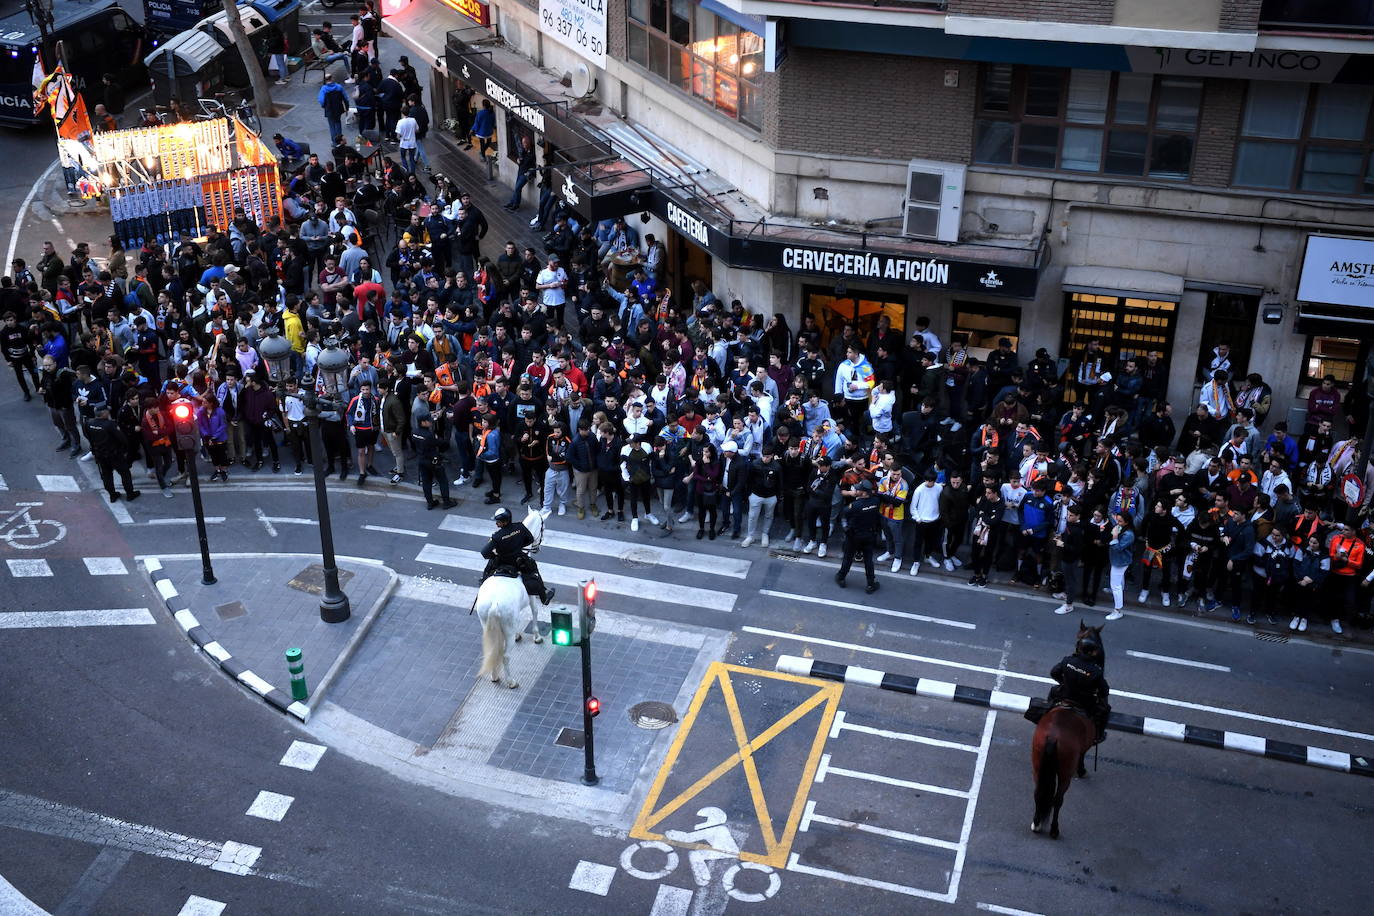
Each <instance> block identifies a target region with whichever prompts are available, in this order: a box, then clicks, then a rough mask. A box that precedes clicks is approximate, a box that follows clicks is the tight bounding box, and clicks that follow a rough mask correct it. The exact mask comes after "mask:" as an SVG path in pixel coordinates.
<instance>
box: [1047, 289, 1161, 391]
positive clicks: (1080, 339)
mask: <svg viewBox="0 0 1374 916" xmlns="http://www.w3.org/2000/svg"><path fill="white" fill-rule="evenodd" d="M1065 307H1066V308H1065V311H1066V312H1067V318H1066V320H1065V322H1064V343H1063V347H1062V349H1061V352H1062V353H1063V354H1064V356H1066V357H1068V359H1069V365H1070V371H1077V367H1078V361H1079V359H1081V358H1082V356H1083V351H1084V350H1086V349H1087V348H1088V342H1089V341H1092V340H1096V341H1098V342H1099V343H1100V344H1101V345H1102V350H1103V352H1104V353H1105V354H1106V356H1107V365H1108V366H1109V367H1110V371H1112V372H1116V371H1118V369H1119V368H1120V366H1121V364H1122V362H1124V361H1125V360H1126V359H1129V358H1131V357H1136V358H1139V359H1142V360H1143V359H1144V358H1145V357H1146V356H1148V355H1150V354H1151V353H1156V354H1158V355H1159V358H1160V360H1162V361H1164V362H1166V363H1167V361H1168V357H1169V353H1170V352H1171V351H1172V350H1173V345H1174V319H1175V317H1176V316H1177V314H1178V303H1177V302H1166V301H1162V300H1158V299H1135V298H1127V297H1122V296H1106V295H1096V294H1093V293H1069V294H1068V296H1067V297H1065ZM1066 395H1067V396H1068V397H1069V398H1070V399H1072V397H1073V392H1072V388H1070V390H1069V391H1068V392H1066Z"/></svg>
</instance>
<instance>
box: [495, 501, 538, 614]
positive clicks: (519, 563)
mask: <svg viewBox="0 0 1374 916" xmlns="http://www.w3.org/2000/svg"><path fill="white" fill-rule="evenodd" d="M491 518H492V521H494V522H496V531H495V533H493V534H492V536H491V540H490V541H487V546H485V547H483V548H482V556H484V557H486V558H487V568H486V569H485V570H484V571H483V572H482V579H483V581H485V580H486V579H487V577H488V576H491V575H494V574H495V573H496V571H497V570H498V569H500V568H502V567H505V568H508V569H512V570H514V571H515V572H516V573H517V574H518V575H519V576H520V581H521V582H523V583H525V591H527V592H529V593H530V594H531V595H533V596H534V597H536V598H538V599H539V600H540V601H542V602H544V603H545V604H548V603H549V602H550V601H552V600H553V589H551V588H546V587H545V586H544V577H543V576H541V575H539V564H537V563H535V562H534V558H533V557H531V556H530V555H529V554H528V553H526V552H525V548H526V547H528V546H530V545H531V544H533V543H534V535H532V534H530V531H529V529H528V528H526V527H525V526H524V525H523V524H522V523H520V522H517V521H512V520H511V515H510V510H509V509H507V508H506V507H505V506H502V507H501V508H499V509H497V510H496V514H494V515H493V516H492V517H491Z"/></svg>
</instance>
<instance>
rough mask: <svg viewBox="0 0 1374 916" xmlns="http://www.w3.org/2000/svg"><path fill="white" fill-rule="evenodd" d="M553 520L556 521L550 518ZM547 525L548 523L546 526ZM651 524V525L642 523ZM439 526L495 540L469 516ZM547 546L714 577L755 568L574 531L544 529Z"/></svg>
mask: <svg viewBox="0 0 1374 916" xmlns="http://www.w3.org/2000/svg"><path fill="white" fill-rule="evenodd" d="M549 521H552V518H550V520H549ZM545 524H547V522H546V523H545ZM642 524H647V522H642ZM439 527H440V528H441V529H443V530H444V531H453V532H456V533H458V534H474V535H479V536H480V537H483V538H487V537H491V522H490V521H488V520H486V519H475V518H470V517H468V516H465V515H446V516H444V519H443V521H441V522H440V523H439ZM544 546H545V547H550V548H554V549H556V550H572V551H575V552H577V553H590V554H596V555H598V556H603V557H607V556H610V557H628V558H631V559H633V560H634V561H635V562H637V563H643V564H645V565H650V566H670V567H674V568H676V569H690V570H692V571H693V572H703V573H707V574H709V575H712V576H729V577H730V578H732V579H744V578H747V577H748V575H749V568H750V567H751V566H752V565H753V563H752V562H751V561H750V560H739V559H735V558H733V557H720V556H716V555H714V554H708V553H697V552H695V551H690V550H674V549H673V548H671V547H658V546H656V545H654V544H652V543H637V542H634V541H621V540H617V539H615V538H606V537H597V536H594V535H588V534H575V533H573V532H570V531H555V530H552V529H550V528H545V529H544Z"/></svg>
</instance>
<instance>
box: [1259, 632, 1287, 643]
mask: <svg viewBox="0 0 1374 916" xmlns="http://www.w3.org/2000/svg"><path fill="white" fill-rule="evenodd" d="M1255 638H1256V639H1262V640H1264V641H1265V642H1278V643H1284V642H1288V634H1287V633H1266V632H1264V631H1263V630H1256V631H1255Z"/></svg>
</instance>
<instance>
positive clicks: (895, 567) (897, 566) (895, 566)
mask: <svg viewBox="0 0 1374 916" xmlns="http://www.w3.org/2000/svg"><path fill="white" fill-rule="evenodd" d="M917 568H918V569H919V568H920V567H917ZM892 571H893V572H901V571H902V558H901V557H898V558H897V559H895V560H893V561H892Z"/></svg>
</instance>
